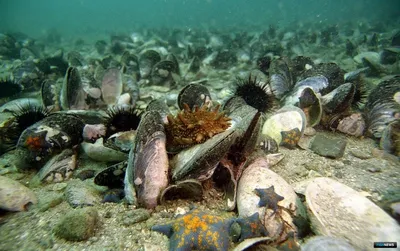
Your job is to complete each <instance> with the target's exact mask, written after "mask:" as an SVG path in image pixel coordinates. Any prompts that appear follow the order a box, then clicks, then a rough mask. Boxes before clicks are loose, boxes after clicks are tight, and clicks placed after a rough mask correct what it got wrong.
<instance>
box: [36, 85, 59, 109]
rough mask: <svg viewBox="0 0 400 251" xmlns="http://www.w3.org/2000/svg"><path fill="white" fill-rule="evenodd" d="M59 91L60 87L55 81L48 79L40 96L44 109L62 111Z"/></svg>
mask: <svg viewBox="0 0 400 251" xmlns="http://www.w3.org/2000/svg"><path fill="white" fill-rule="evenodd" d="M59 89H60V86H59V85H58V84H57V83H56V82H55V81H54V80H51V79H46V80H44V81H43V82H42V86H41V88H40V96H41V99H42V103H43V105H44V107H47V108H51V109H52V111H58V110H60V102H59V100H58V94H59Z"/></svg>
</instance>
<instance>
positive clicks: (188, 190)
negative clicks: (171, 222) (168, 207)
mask: <svg viewBox="0 0 400 251" xmlns="http://www.w3.org/2000/svg"><path fill="white" fill-rule="evenodd" d="M202 198H203V186H202V184H201V182H199V181H197V180H193V179H190V180H183V181H178V182H176V184H173V185H170V186H168V187H167V188H166V189H164V191H163V192H162V193H161V196H160V202H161V203H163V202H164V201H165V200H175V199H189V200H195V201H198V200H201V199H202Z"/></svg>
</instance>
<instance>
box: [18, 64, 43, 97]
mask: <svg viewBox="0 0 400 251" xmlns="http://www.w3.org/2000/svg"><path fill="white" fill-rule="evenodd" d="M12 76H13V78H14V81H15V82H16V83H18V84H20V85H22V86H23V87H24V90H37V89H38V88H39V87H40V84H41V83H42V80H43V77H44V74H43V73H42V72H41V71H40V70H39V68H38V67H37V66H36V64H35V62H34V61H33V60H27V61H23V62H22V63H20V64H18V65H17V66H16V67H15V68H14V69H13V71H12Z"/></svg>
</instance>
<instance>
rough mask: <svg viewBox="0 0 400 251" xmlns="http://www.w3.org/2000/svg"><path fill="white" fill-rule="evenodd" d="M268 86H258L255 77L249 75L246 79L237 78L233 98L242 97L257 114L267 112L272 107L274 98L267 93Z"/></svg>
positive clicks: (258, 83)
mask: <svg viewBox="0 0 400 251" xmlns="http://www.w3.org/2000/svg"><path fill="white" fill-rule="evenodd" d="M267 87H268V85H267V84H266V83H264V84H260V82H259V81H257V78H256V77H251V75H249V78H248V79H241V78H237V86H236V90H235V94H234V95H235V96H239V97H242V98H243V99H244V100H245V101H246V103H247V104H248V105H250V106H252V107H254V108H256V109H257V110H258V111H259V112H264V113H265V112H267V111H268V110H270V109H271V108H272V107H273V106H274V96H273V95H272V94H270V93H268V90H267Z"/></svg>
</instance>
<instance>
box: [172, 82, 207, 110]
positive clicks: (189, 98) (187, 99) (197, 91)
mask: <svg viewBox="0 0 400 251" xmlns="http://www.w3.org/2000/svg"><path fill="white" fill-rule="evenodd" d="M210 100H211V94H210V91H209V90H208V88H207V87H206V86H204V85H201V84H188V85H186V86H185V87H184V88H183V89H182V90H181V91H180V92H179V95H178V106H179V109H181V110H182V109H184V104H187V105H188V106H189V108H190V109H193V108H194V107H195V106H196V107H202V106H203V105H204V104H205V103H206V102H208V101H210Z"/></svg>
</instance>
